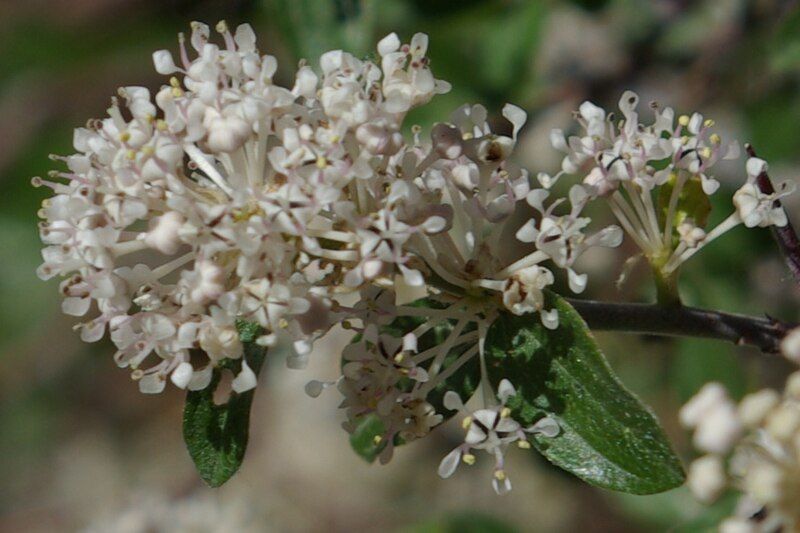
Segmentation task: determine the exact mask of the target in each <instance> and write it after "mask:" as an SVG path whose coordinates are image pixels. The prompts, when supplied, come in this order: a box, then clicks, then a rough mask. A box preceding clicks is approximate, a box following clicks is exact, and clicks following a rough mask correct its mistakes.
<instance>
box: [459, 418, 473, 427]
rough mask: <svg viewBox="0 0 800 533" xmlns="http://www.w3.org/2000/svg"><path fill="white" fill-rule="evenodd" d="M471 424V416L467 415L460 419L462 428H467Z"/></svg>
mask: <svg viewBox="0 0 800 533" xmlns="http://www.w3.org/2000/svg"><path fill="white" fill-rule="evenodd" d="M471 425H472V417H471V416H468V417H466V418H464V420H462V421H461V427H462V428H464V429H469V427H470V426H471Z"/></svg>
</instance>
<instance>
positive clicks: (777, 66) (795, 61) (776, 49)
mask: <svg viewBox="0 0 800 533" xmlns="http://www.w3.org/2000/svg"><path fill="white" fill-rule="evenodd" d="M769 44H770V46H769V64H770V67H771V68H772V69H773V70H775V71H776V72H798V71H800V10H798V9H794V10H792V11H790V12H789V14H788V16H787V17H785V18H784V19H783V21H782V22H781V23H780V24H779V25H778V28H777V31H775V33H774V34H773V36H772V39H771V40H770V43H769Z"/></svg>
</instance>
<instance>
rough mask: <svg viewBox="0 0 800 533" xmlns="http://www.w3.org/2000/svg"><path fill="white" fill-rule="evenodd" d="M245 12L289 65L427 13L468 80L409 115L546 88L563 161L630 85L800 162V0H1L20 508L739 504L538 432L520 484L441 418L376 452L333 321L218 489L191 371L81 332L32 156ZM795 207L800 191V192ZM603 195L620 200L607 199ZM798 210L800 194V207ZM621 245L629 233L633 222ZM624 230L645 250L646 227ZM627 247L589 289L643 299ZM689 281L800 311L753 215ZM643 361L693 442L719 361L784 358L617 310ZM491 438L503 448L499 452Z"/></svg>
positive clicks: (590, 527) (5, 453) (211, 514)
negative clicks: (160, 52) (145, 360)
mask: <svg viewBox="0 0 800 533" xmlns="http://www.w3.org/2000/svg"><path fill="white" fill-rule="evenodd" d="M223 18H224V19H226V20H228V22H229V23H231V24H236V23H239V22H243V21H249V22H251V23H252V25H253V26H254V27H255V29H256V32H257V34H258V35H259V44H260V48H261V50H262V52H268V53H271V54H273V55H276V56H277V57H278V58H279V62H280V63H281V68H280V69H279V72H280V73H281V81H283V82H284V83H286V84H289V85H290V86H291V82H292V72H293V70H294V66H295V65H296V63H297V61H298V60H299V59H301V58H306V57H307V58H311V59H312V61H313V58H315V57H317V56H318V55H319V54H320V53H321V52H322V51H325V50H328V49H332V48H345V49H347V50H349V51H352V52H354V53H355V54H357V55H359V56H365V55H368V54H371V53H372V51H373V50H374V44H375V43H376V42H377V40H378V39H379V38H380V37H381V36H383V35H385V34H386V33H389V32H391V31H396V32H398V34H400V36H401V38H403V39H404V40H407V39H409V38H410V37H411V35H412V34H413V33H414V32H417V31H423V32H426V33H428V34H430V37H431V46H430V52H429V54H430V57H431V60H432V67H433V70H434V72H435V73H436V75H437V77H439V78H443V79H446V80H448V81H450V82H451V83H452V84H453V91H452V92H451V93H450V94H448V95H445V96H441V97H437V98H436V99H435V100H434V101H433V102H432V103H431V104H430V105H428V106H426V107H425V108H423V109H421V110H417V111H415V112H414V114H413V116H412V117H411V121H410V123H418V124H421V125H430V124H431V123H432V122H434V121H438V120H446V119H447V117H448V115H449V113H450V112H451V111H452V110H453V109H455V107H457V106H458V105H460V104H462V103H465V102H473V103H483V104H484V105H486V106H487V107H488V108H489V109H490V111H491V112H492V113H493V114H494V116H495V117H496V116H498V115H499V113H498V112H499V110H500V109H501V107H502V105H503V104H504V103H505V102H507V101H510V102H513V103H515V104H517V105H519V106H522V107H524V108H525V109H527V110H528V112H529V117H530V118H529V123H528V125H527V126H526V128H525V130H524V132H523V139H522V140H521V145H520V147H519V152H518V155H517V157H518V159H519V160H520V161H521V162H522V163H523V164H525V165H527V166H528V167H529V168H531V169H532V170H534V171H537V170H549V171H552V170H554V169H555V168H557V166H558V164H559V155H558V154H557V153H556V152H555V151H554V150H552V149H551V148H550V146H549V143H548V140H547V134H548V132H549V130H550V129H551V128H554V127H561V128H568V127H569V126H570V120H571V111H572V110H574V109H576V108H577V106H578V105H579V104H580V102H581V101H582V100H584V99H587V98H589V99H592V100H593V101H595V102H596V103H598V104H602V105H606V106H614V105H615V104H616V100H617V98H618V97H619V95H620V94H621V92H622V91H623V90H624V89H627V88H631V89H634V90H636V91H638V92H639V93H640V95H641V96H642V100H643V101H645V102H647V101H650V100H658V101H659V102H661V103H662V104H664V105H672V106H674V107H676V108H677V109H678V111H679V112H690V111H692V110H694V109H698V110H701V111H702V112H704V114H706V116H710V117H713V118H714V119H715V120H716V122H717V125H718V128H719V129H720V131H721V133H722V134H723V136H725V137H736V138H739V139H740V140H749V141H750V142H752V143H753V144H754V145H755V147H756V149H757V150H758V152H759V154H760V155H762V157H765V158H767V159H769V160H770V163H771V169H772V174H773V177H774V178H778V179H795V176H797V173H798V168H800V91H798V86H799V85H800V10H799V9H798V7H797V2H793V1H778V0H756V1H752V2H747V1H744V0H710V1H690V0H656V1H644V0H607V1H603V0H597V1H592V0H575V1H554V0H553V1H547V0H542V1H530V2H525V1H515V0H490V1H479V0H460V1H447V0H372V1H370V0H360V1H359V0H272V1H269V0H230V1H223V0H208V1H203V0H197V1H194V0H160V1H159V0H24V1H23V0H2V1H0V254H2V259H3V260H2V261H0V302H1V304H0V402H1V404H0V457H2V460H0V531H72V530H83V529H88V530H90V531H130V532H139V531H142V532H144V531H220V532H223V531H405V532H431V533H432V532H450V531H453V532H455V531H459V532H461V531H475V532H477V531H489V532H505V531H546V532H549V531H585V532H594V531H596V532H600V531H614V532H620V531H623V532H624V531H667V530H669V531H703V530H708V529H709V527H710V524H713V523H714V520H715V516H717V517H718V516H720V514H721V513H725V512H726V509H729V508H730V505H731V500H730V499H726V500H724V501H723V502H721V503H720V504H718V505H716V506H714V507H712V508H703V507H702V506H699V505H697V504H694V503H692V502H691V499H690V498H689V496H688V494H687V493H686V491H685V490H682V489H679V490H675V491H671V492H670V493H666V494H663V495H658V496H652V497H630V496H620V495H617V494H612V493H609V492H605V491H601V490H596V489H592V488H589V487H586V486H584V485H582V484H580V483H578V482H577V481H576V480H574V479H572V478H570V477H569V476H567V475H566V474H561V473H559V472H557V471H555V470H553V469H552V468H551V467H549V466H548V465H547V464H546V463H545V462H544V461H542V460H540V459H538V458H537V457H535V454H533V453H532V452H530V453H525V452H523V451H518V452H514V453H512V454H511V455H510V458H509V460H510V461H511V464H512V467H511V475H512V480H513V482H514V491H513V492H512V493H511V494H510V495H508V496H505V497H497V496H495V495H494V494H493V492H492V491H491V488H490V486H489V471H488V470H487V468H490V465H489V463H490V461H482V462H479V466H476V467H474V468H472V469H463V468H462V469H460V471H459V472H458V474H457V475H456V476H455V477H454V479H451V480H448V481H442V480H440V479H439V478H438V476H437V475H436V465H437V464H438V461H439V459H440V458H441V457H442V456H443V455H444V454H445V453H446V452H447V451H448V450H449V449H451V448H452V446H453V445H454V442H455V438H456V436H457V431H455V429H454V428H442V429H441V430H439V431H436V432H435V433H434V435H432V436H431V437H430V438H428V439H426V441H425V442H420V443H417V444H415V445H414V446H409V447H408V449H403V450H400V451H399V452H398V453H397V454H396V457H395V460H394V461H393V462H392V464H391V465H389V466H386V467H381V466H377V465H367V464H366V463H364V462H362V461H361V460H360V459H358V458H357V457H355V455H353V454H352V453H351V452H350V451H349V450H348V445H347V436H346V434H345V433H344V432H343V431H341V430H340V429H339V427H338V424H339V422H340V419H339V418H338V416H339V415H338V414H337V413H336V403H337V402H338V399H337V398H336V395H335V394H330V395H324V396H323V397H322V398H320V399H318V400H312V399H310V398H307V397H305V396H304V395H303V393H302V385H303V383H304V382H305V381H307V380H308V379H312V378H317V377H320V376H322V377H332V376H333V375H334V373H335V370H336V366H337V363H336V362H335V357H334V354H335V353H336V350H337V349H338V348H337V347H338V346H341V345H342V343H343V342H346V340H347V339H346V337H345V336H344V335H340V334H334V335H333V338H332V339H331V340H330V341H329V342H328V343H326V344H324V345H322V346H320V347H319V349H318V352H319V354H318V357H316V358H315V362H314V363H313V364H312V367H311V368H310V369H309V370H308V371H305V372H290V371H287V370H286V369H284V368H281V367H280V366H279V365H274V366H273V367H270V368H268V369H266V373H265V375H264V377H262V385H261V386H260V388H259V390H258V394H257V396H256V405H255V407H254V411H253V419H252V432H253V435H252V440H251V448H250V450H249V452H248V457H247V458H246V460H245V464H244V468H243V472H241V473H240V474H239V475H237V476H236V477H235V478H234V479H233V480H232V481H231V482H229V483H228V484H227V485H226V486H225V487H223V488H222V489H220V490H217V491H212V490H211V489H207V488H205V487H203V486H202V485H201V483H200V482H199V480H198V478H197V476H196V475H195V474H194V472H193V468H192V465H191V462H190V460H189V457H188V455H187V454H186V453H185V451H184V449H183V446H182V442H181V435H180V416H181V404H182V399H183V398H182V394H181V393H180V392H178V391H175V390H170V389H168V390H167V391H166V392H165V393H164V394H162V395H159V396H155V397H149V396H148V397H143V396H142V395H140V394H139V392H138V391H137V388H136V386H135V384H134V383H132V382H131V381H130V380H129V378H128V374H127V373H125V372H122V371H119V370H118V369H116V367H115V365H114V363H113V361H112V359H111V354H112V352H113V349H112V346H111V344H110V343H109V342H107V341H103V342H101V343H98V344H96V345H92V346H87V345H84V344H82V343H81V342H80V341H79V339H78V338H77V335H76V334H74V333H73V332H72V330H71V322H70V319H68V318H67V317H65V316H63V315H62V314H61V313H60V309H59V305H60V301H59V297H58V294H57V290H56V289H57V283H56V282H50V283H42V282H40V281H39V280H38V279H37V278H36V276H35V275H34V270H35V268H36V266H37V265H38V263H39V250H40V243H39V240H38V236H37V232H36V222H37V219H36V215H35V213H36V211H37V208H38V205H39V203H40V202H41V200H42V199H43V198H44V196H45V193H44V192H43V191H42V190H36V189H33V188H31V187H30V178H31V177H32V176H35V175H43V174H45V173H46V172H47V171H48V170H49V169H50V165H51V162H50V161H49V160H48V158H47V155H48V154H50V153H60V154H66V153H69V152H70V142H71V131H72V128H74V127H75V126H79V125H82V124H83V123H85V121H86V120H87V119H88V118H90V117H97V116H102V114H103V113H104V110H105V108H106V107H107V105H108V103H109V97H110V96H111V95H113V94H115V93H116V89H117V87H119V86H124V85H145V86H148V87H150V88H151V89H155V88H157V87H158V86H159V85H160V84H161V83H163V80H162V79H160V77H159V76H158V75H157V74H155V72H154V71H153V68H152V64H151V60H150V54H151V53H152V51H153V50H156V49H160V48H172V49H173V50H174V49H175V48H176V34H177V32H178V31H187V30H188V22H189V21H191V20H203V21H205V22H208V23H212V24H213V23H214V22H216V21H217V20H219V19H223ZM719 173H720V175H719V177H720V179H721V180H722V181H723V190H722V191H721V193H720V194H718V195H716V197H715V199H714V200H715V210H714V213H713V214H712V221H713V220H720V219H722V218H723V217H724V216H726V215H727V214H728V213H729V212H730V209H731V204H730V195H731V193H732V191H733V190H734V188H735V187H736V186H737V184H738V183H741V181H742V180H743V179H744V173H743V164H742V163H741V162H738V163H737V165H731V166H725V167H721V168H720V170H719ZM788 204H789V211H790V214H796V213H800V202H798V201H797V199H796V198H795V199H790V201H789V202H788ZM597 216H598V217H599V218H603V216H606V215H603V214H602V213H598V215H597ZM794 219H795V222H800V216H794ZM625 246H628V244H627V243H626V245H625ZM624 251H632V250H631V249H630V248H626V249H625V250H624ZM624 255H625V254H624V253H623V252H621V251H615V252H613V253H596V254H593V255H591V256H589V257H586V258H585V260H584V263H583V265H582V268H583V269H584V270H588V271H590V272H591V273H592V277H590V289H589V293H588V294H587V296H591V297H597V298H605V299H612V300H644V299H647V298H648V297H649V295H650V293H651V289H650V280H649V277H648V273H647V271H646V269H644V268H641V267H640V268H638V269H636V270H634V272H633V275H632V276H631V278H630V279H629V281H628V282H627V283H626V284H625V285H624V286H623V287H622V288H620V289H618V288H617V287H616V286H615V285H614V283H613V281H614V280H615V279H616V277H617V276H618V274H619V272H620V271H621V268H622V261H623V260H624ZM683 291H684V295H685V297H686V300H687V301H689V302H691V303H693V304H696V305H704V306H710V307H717V308H721V309H724V310H728V311H739V312H747V313H751V314H759V313H764V312H766V313H769V314H771V315H775V316H779V317H783V318H786V319H796V318H797V317H798V312H797V311H798V306H797V302H798V296H800V291H798V289H797V287H796V286H795V285H794V283H793V282H792V281H791V279H789V276H788V273H787V271H786V270H785V268H784V267H783V265H782V263H781V260H780V258H779V256H778V254H777V252H776V250H775V248H774V245H773V244H772V242H771V240H770V237H769V233H768V232H766V231H764V230H750V231H745V230H743V229H740V230H737V231H734V232H732V233H730V234H728V235H726V236H725V238H723V239H720V241H718V242H716V243H715V244H714V245H712V246H710V247H709V249H708V250H707V252H705V253H703V254H700V255H699V257H698V258H697V259H696V260H693V261H692V262H690V264H689V265H688V267H687V268H686V269H685V273H684V289H683ZM599 339H600V342H601V345H602V346H603V347H604V349H605V350H606V352H607V354H608V356H609V359H610V360H611V362H612V364H613V366H614V367H615V368H616V369H617V370H618V372H619V373H620V375H621V376H622V378H623V380H624V381H625V383H626V384H627V385H628V386H629V387H630V388H631V389H633V390H634V391H636V392H637V393H639V394H640V395H641V396H642V397H643V399H645V400H646V401H647V402H648V403H649V404H650V405H652V406H653V408H654V410H655V411H656V412H657V413H658V414H659V416H660V418H661V421H662V422H663V424H664V425H665V427H666V429H667V431H668V433H669V434H670V436H672V437H673V439H674V440H675V442H676V446H677V447H678V449H679V451H680V452H681V453H682V454H683V455H684V457H687V458H689V457H690V452H689V451H688V446H687V442H686V436H685V435H684V433H683V432H682V431H681V430H680V429H679V428H678V427H677V422H676V414H675V413H676V409H677V406H678V405H680V403H681V402H682V401H685V400H686V399H687V398H688V397H689V396H690V395H691V394H693V393H694V392H695V391H696V390H697V389H698V388H699V387H700V386H701V384H702V383H704V382H705V381H707V380H710V379H716V380H720V381H722V382H724V383H726V384H727V385H728V386H729V387H730V388H731V390H732V391H733V393H734V394H736V395H741V394H743V393H744V392H745V391H748V390H752V389H754V388H756V387H759V386H761V385H763V384H779V383H780V382H781V379H782V376H783V375H785V373H786V372H787V371H788V367H787V366H786V365H785V364H783V363H782V362H781V361H779V360H777V359H768V358H765V357H763V356H760V355H759V354H756V353H754V352H753V351H751V350H747V349H740V348H735V347H732V346H727V345H723V344H719V343H714V342H707V341H690V340H681V341H675V340H665V339H646V338H635V337H629V336H620V335H611V334H603V335H600V336H599ZM481 463H482V466H480V465H481Z"/></svg>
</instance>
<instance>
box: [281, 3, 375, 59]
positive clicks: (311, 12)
mask: <svg viewBox="0 0 800 533" xmlns="http://www.w3.org/2000/svg"><path fill="white" fill-rule="evenodd" d="M270 4H271V9H270V12H271V15H272V16H273V17H274V18H275V19H276V21H277V23H278V27H280V28H281V29H282V30H283V31H284V35H285V37H286V41H287V44H288V45H289V48H290V49H291V52H292V55H294V56H295V58H296V59H301V58H305V59H308V60H310V61H316V60H317V59H318V58H319V56H320V55H322V54H323V53H324V52H327V51H328V50H335V49H337V48H340V49H342V50H347V51H348V52H350V53H351V54H354V55H356V56H363V55H365V54H367V53H369V51H371V50H372V49H373V46H374V44H375V43H373V40H374V31H373V26H374V22H375V6H374V5H373V4H374V2H373V1H372V0H274V1H273V2H271V3H270ZM312 66H313V67H314V68H317V67H318V65H316V64H314V65H312Z"/></svg>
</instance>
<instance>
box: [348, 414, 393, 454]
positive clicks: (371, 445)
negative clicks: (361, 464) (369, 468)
mask: <svg viewBox="0 0 800 533" xmlns="http://www.w3.org/2000/svg"><path fill="white" fill-rule="evenodd" d="M385 432H386V427H385V426H384V425H383V422H382V421H381V419H380V417H378V415H376V414H375V413H370V414H368V415H365V416H363V417H361V419H360V420H359V422H358V425H357V426H356V429H355V431H353V433H352V434H350V446H352V448H353V451H355V452H356V454H358V456H359V457H361V458H362V459H364V460H365V461H367V462H368V463H372V462H374V461H375V459H376V458H377V457H378V455H380V453H381V452H382V451H383V449H384V448H385V447H386V441H385V440H383V434H384V433H385Z"/></svg>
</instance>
